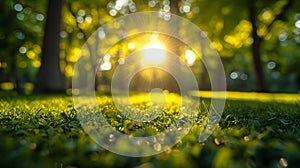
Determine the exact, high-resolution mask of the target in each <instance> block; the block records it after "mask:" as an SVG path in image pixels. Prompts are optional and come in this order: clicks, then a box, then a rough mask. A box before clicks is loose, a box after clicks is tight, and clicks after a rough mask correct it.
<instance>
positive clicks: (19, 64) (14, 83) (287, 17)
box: [0, 0, 300, 94]
mask: <svg viewBox="0 0 300 168" xmlns="http://www.w3.org/2000/svg"><path fill="white" fill-rule="evenodd" d="M49 2H51V3H59V4H61V9H59V6H57V5H55V7H56V8H57V9H53V8H52V9H51V8H50V6H51V3H49V4H48V1H46V0H39V1H36V0H33V1H25V0H19V1H16V0H3V1H1V2H0V3H1V5H0V10H1V11H2V14H1V15H0V25H1V26H0V47H1V48H0V89H2V90H16V91H18V92H20V93H25V94H29V93H31V92H32V91H33V89H34V88H35V89H36V90H37V91H39V92H47V91H61V90H64V89H65V88H67V90H68V88H70V87H71V78H72V75H73V66H74V63H75V62H76V61H77V59H78V56H79V53H80V49H81V46H82V45H83V43H84V42H85V41H86V39H88V37H89V36H90V35H91V34H92V33H93V32H94V31H96V30H97V29H98V28H99V27H100V26H101V25H103V24H104V23H106V22H109V21H111V20H112V19H114V18H116V17H118V16H122V15H126V14H128V13H132V12H140V11H150V10H151V11H153V10H155V11H160V13H161V14H162V16H164V17H165V18H166V19H167V18H168V16H169V14H170V12H174V11H176V12H177V13H176V14H178V15H180V16H182V17H185V18H187V19H189V20H190V21H192V22H193V23H195V24H196V25H197V26H199V28H201V29H202V30H203V31H205V32H206V33H207V35H208V37H209V38H210V39H211V41H212V46H213V47H215V48H216V49H217V51H218V52H219V54H220V56H221V58H222V60H223V64H224V68H225V71H226V76H227V83H228V89H229V90H238V91H271V92H298V90H300V69H299V68H298V64H299V63H300V11H299V9H300V2H299V1H296V0H270V1H258V0H247V1H239V0H222V1H221V0H220V1H214V2H211V1H208V0H178V1H172V2H170V1H169V0H107V1H96V0H84V1H79V0H63V1H62V0H55V1H49ZM174 3H175V4H177V5H173V4H174ZM170 5H171V6H170ZM174 6H177V10H176V9H175V8H174ZM47 9H48V12H47ZM60 13H61V14H60ZM54 15H56V16H61V18H56V19H54V20H52V23H51V21H50V19H51V16H54ZM46 21H47V22H48V21H49V24H47V23H46ZM53 23H55V24H53ZM52 26H54V27H56V28H54V27H52ZM181 31H183V33H185V34H187V35H190V34H189V32H184V30H181ZM100 32H101V31H100ZM47 36H48V37H57V38H56V39H52V40H53V41H52V40H49V39H48V40H49V41H48V40H47ZM100 36H105V33H103V34H102V35H101V33H100V34H99V37H100ZM55 41H56V42H55ZM129 43H130V42H128V43H126V45H124V44H118V45H116V47H115V48H114V49H112V50H111V51H110V52H111V55H112V58H111V59H110V62H118V60H114V58H115V57H120V58H121V57H122V56H123V55H126V53H128V52H129V50H130V45H129ZM127 44H128V45H127ZM131 47H132V45H131ZM47 48H48V49H47ZM179 52H181V54H182V55H184V54H185V51H184V50H180V51H179ZM50 57H51V58H50ZM108 64H109V62H106V65H108ZM47 67H48V68H47ZM191 68H193V67H192V66H191ZM55 69H56V71H55ZM102 70H103V73H102V78H103V79H106V80H107V81H109V80H110V79H109V76H110V75H111V74H109V73H110V72H109V71H107V70H106V69H105V66H103V69H102ZM202 71H203V72H204V71H205V70H204V69H202ZM50 74H53V75H54V74H56V75H54V76H56V77H53V78H55V79H58V80H57V81H55V80H51V78H50V77H51V75H50ZM60 75H61V78H59V77H58V78H57V76H60ZM45 77H47V78H48V79H49V81H47V80H44V79H43V78H45ZM104 83H105V81H104ZM205 85H207V87H206V86H203V87H201V88H209V86H208V85H209V83H206V84H205Z"/></svg>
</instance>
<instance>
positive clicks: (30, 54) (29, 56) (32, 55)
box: [26, 51, 36, 59]
mask: <svg viewBox="0 0 300 168" xmlns="http://www.w3.org/2000/svg"><path fill="white" fill-rule="evenodd" d="M26 55H27V57H28V58H29V59H34V58H35V56H36V54H35V53H34V52H33V51H28V52H27V53H26Z"/></svg>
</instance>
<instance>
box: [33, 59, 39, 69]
mask: <svg viewBox="0 0 300 168" xmlns="http://www.w3.org/2000/svg"><path fill="white" fill-rule="evenodd" d="M31 65H32V66H33V67H35V68H39V67H40V66H41V61H39V60H35V61H33V62H32V63H31Z"/></svg>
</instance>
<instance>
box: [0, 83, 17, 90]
mask: <svg viewBox="0 0 300 168" xmlns="http://www.w3.org/2000/svg"><path fill="white" fill-rule="evenodd" d="M0 87H1V89H3V90H13V89H14V83H12V82H4V83H1V85H0Z"/></svg>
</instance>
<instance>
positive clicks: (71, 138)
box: [0, 94, 300, 167]
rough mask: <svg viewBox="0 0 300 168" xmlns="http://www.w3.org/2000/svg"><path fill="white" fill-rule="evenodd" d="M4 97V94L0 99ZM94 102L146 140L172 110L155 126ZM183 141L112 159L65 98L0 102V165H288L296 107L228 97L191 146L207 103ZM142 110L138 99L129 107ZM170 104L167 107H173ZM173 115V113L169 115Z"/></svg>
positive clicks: (299, 145)
mask: <svg viewBox="0 0 300 168" xmlns="http://www.w3.org/2000/svg"><path fill="white" fill-rule="evenodd" d="M4 96H5V97H4ZM101 100H105V101H103V102H102V103H101V104H100V109H102V111H103V114H104V115H105V116H106V118H107V119H108V120H109V121H110V123H112V125H113V126H116V127H119V128H120V129H119V130H120V131H122V132H123V133H126V134H132V135H139V132H135V129H136V128H144V129H145V130H147V132H148V133H149V135H151V134H156V133H157V130H162V129H164V128H165V127H166V126H167V125H168V122H170V121H172V120H170V119H172V117H176V108H175V106H174V108H172V107H170V108H169V109H167V110H166V111H165V112H164V114H163V115H162V117H161V118H160V119H159V120H157V123H158V124H152V125H151V126H149V125H147V124H146V123H144V124H143V123H138V122H131V121H130V120H128V119H125V118H124V117H122V116H118V112H117V111H116V109H115V107H114V106H113V104H112V103H111V100H110V98H109V97H101ZM201 101H202V103H201V110H200V111H201V112H199V116H198V118H197V120H196V122H195V124H194V126H193V127H192V128H191V130H190V132H189V133H188V135H187V136H185V137H184V139H182V140H181V141H180V142H179V143H178V144H177V145H176V146H174V147H173V148H172V149H169V150H167V151H166V152H164V153H161V154H159V155H155V156H151V157H143V158H129V157H124V156H118V155H116V154H114V153H111V152H109V151H107V150H104V149H102V148H101V147H99V146H98V145H97V144H95V142H93V141H92V140H91V139H90V138H89V137H88V135H87V134H85V132H84V130H83V129H82V127H81V126H80V123H79V121H78V119H77V117H76V111H75V110H74V107H73V102H72V98H71V97H68V96H61V95H52V96H43V95H41V96H36V97H33V96H32V97H31V96H29V97H25V96H24V97H23V96H14V95H10V96H9V95H7V94H5V95H4V94H2V95H1V98H0V136H1V138H0V154H1V158H0V162H1V164H2V165H3V166H5V167H70V166H73V167H136V166H140V167H143V166H144V167H199V166H200V167H286V166H287V165H288V166H289V167H296V166H297V165H299V159H298V157H299V155H300V139H299V135H300V127H299V125H300V120H299V118H300V113H299V112H300V111H299V110H300V109H299V102H298V103H296V104H295V103H292V102H291V103H287V104H283V103H275V102H270V103H263V102H249V101H248V102H246V101H237V100H236V101H233V100H231V101H230V100H228V101H227V104H226V107H225V111H224V113H223V117H222V119H221V122H220V124H219V126H217V128H216V130H215V132H214V133H213V135H211V136H210V137H209V138H208V140H207V141H206V142H205V143H202V144H199V142H198V136H199V132H200V130H201V127H202V122H203V119H204V117H205V116H206V112H207V107H208V105H209V104H208V103H209V102H210V101H209V99H204V100H201ZM136 105H137V106H139V105H140V106H143V105H144V104H143V102H140V103H139V104H136ZM174 105H175V104H174ZM174 112H175V113H174Z"/></svg>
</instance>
